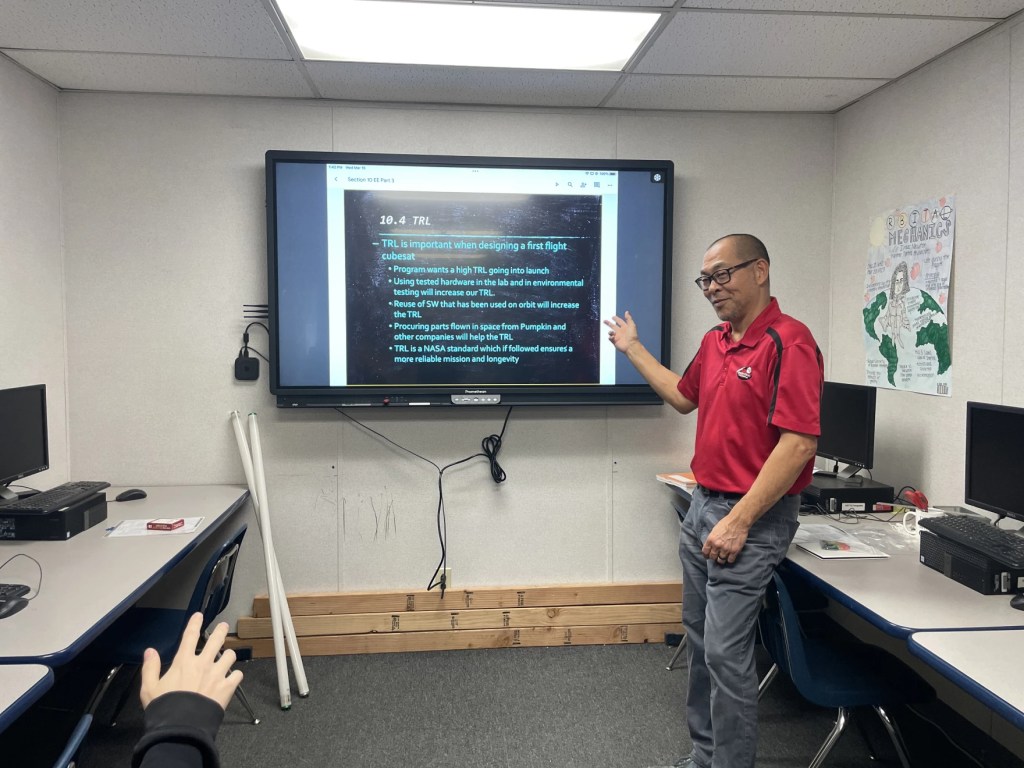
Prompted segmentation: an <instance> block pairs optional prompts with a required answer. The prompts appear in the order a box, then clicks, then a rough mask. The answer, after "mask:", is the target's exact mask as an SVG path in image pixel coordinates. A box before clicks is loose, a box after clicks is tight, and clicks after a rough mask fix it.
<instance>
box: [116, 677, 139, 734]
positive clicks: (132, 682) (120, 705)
mask: <svg viewBox="0 0 1024 768" xmlns="http://www.w3.org/2000/svg"><path fill="white" fill-rule="evenodd" d="M141 671H142V667H136V668H135V671H134V672H133V673H132V679H131V680H129V681H128V685H126V686H125V689H124V690H123V691H121V696H120V698H118V700H117V705H116V706H115V707H114V713H113V714H112V715H111V716H110V727H111V728H113V727H114V726H115V725H117V716H118V715H119V714H121V710H122V709H124V705H125V704H126V703H127V702H128V697H129V696H130V695H131V693H132V691H134V690H135V679H136V678H137V677H138V676H139V673H140V672H141Z"/></svg>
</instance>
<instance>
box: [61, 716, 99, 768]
mask: <svg viewBox="0 0 1024 768" xmlns="http://www.w3.org/2000/svg"><path fill="white" fill-rule="evenodd" d="M91 725H92V715H91V714H89V713H86V714H84V715H82V717H81V718H80V719H79V721H78V724H77V725H76V726H75V729H74V730H73V731H72V732H71V736H69V737H68V743H67V744H66V745H65V746H64V751H62V752H61V753H60V757H58V758H57V762H56V763H54V764H53V768H75V766H76V765H77V764H78V753H79V751H80V750H81V749H82V742H83V741H85V734H87V733H88V732H89V726H91Z"/></svg>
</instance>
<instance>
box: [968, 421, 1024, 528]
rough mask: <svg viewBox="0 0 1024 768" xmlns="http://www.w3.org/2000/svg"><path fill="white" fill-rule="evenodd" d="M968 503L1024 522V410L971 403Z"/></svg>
mask: <svg viewBox="0 0 1024 768" xmlns="http://www.w3.org/2000/svg"><path fill="white" fill-rule="evenodd" d="M965 465H966V466H965V469H966V472H965V485H964V501H965V502H966V503H968V504H970V505H971V506H975V507H981V508H982V509H986V510H988V511H989V512H995V513H996V514H997V515H999V516H1000V517H1012V518H1013V519H1014V520H1021V521H1024V408H1012V407H1010V406H1007V405H990V404H988V403H967V452H966V461H965Z"/></svg>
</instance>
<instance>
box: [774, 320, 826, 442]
mask: <svg viewBox="0 0 1024 768" xmlns="http://www.w3.org/2000/svg"><path fill="white" fill-rule="evenodd" d="M765 333H767V334H768V335H769V336H771V337H772V341H774V342H775V354H776V356H777V357H778V358H779V361H778V363H776V364H775V378H774V379H773V381H772V401H771V403H770V404H769V406H768V423H769V424H771V423H772V417H773V416H775V400H776V398H778V396H779V377H780V376H781V375H782V337H781V336H779V332H778V331H776V330H775V329H774V328H768V329H767V330H766V331H765ZM819 354H820V353H819Z"/></svg>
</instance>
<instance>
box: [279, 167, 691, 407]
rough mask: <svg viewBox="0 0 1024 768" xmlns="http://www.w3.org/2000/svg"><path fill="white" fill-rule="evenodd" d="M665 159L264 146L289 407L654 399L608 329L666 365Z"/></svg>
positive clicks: (668, 235) (669, 171) (282, 382)
mask: <svg viewBox="0 0 1024 768" xmlns="http://www.w3.org/2000/svg"><path fill="white" fill-rule="evenodd" d="M673 174H674V169H673V165H672V163H671V162H669V161H657V160H577V159H560V160H559V159H524V158H493V157H492V158H487V157H450V156H418V155H417V156H413V155H376V154H372V155H371V154H346V153H319V152H317V153H312V152H290V151H276V150H274V151H270V152H268V153H267V156H266V178H267V243H268V256H269V261H268V276H269V305H270V335H271V355H270V361H271V365H270V368H271V374H270V388H271V392H272V393H273V394H275V395H276V396H277V403H278V405H279V406H282V407H303V406H332V407H339V406H340V407H349V406H373V405H391V406H414V405H431V406H439V405H497V404H509V405H514V404H537V405H570V404H589V405H599V404H614V403H657V402H660V400H659V398H658V397H657V395H655V393H654V392H653V390H652V389H651V388H650V387H649V386H648V385H647V384H646V383H645V382H644V381H643V379H642V378H641V377H640V376H639V374H637V373H636V371H635V370H634V368H633V367H632V365H630V364H629V362H628V361H627V360H626V359H625V358H624V356H623V355H621V354H619V353H617V352H616V350H615V348H614V347H613V346H612V345H611V344H610V343H609V342H608V340H607V328H606V327H605V326H604V325H603V324H602V321H603V320H604V319H606V318H609V317H612V316H613V315H615V314H621V313H622V312H624V311H625V310H629V311H630V313H631V314H632V315H633V317H634V319H635V320H636V321H637V324H638V326H639V327H640V330H641V338H642V340H643V342H644V344H645V345H646V346H647V348H648V349H649V350H650V351H651V352H652V353H653V354H654V355H655V356H657V357H659V359H660V360H661V361H662V362H663V363H665V364H666V365H668V364H669V327H670V322H671V317H670V311H669V307H670V291H671V263H672V253H671V250H672V249H671V243H672V216H673V209H672V205H673V195H672V191H673Z"/></svg>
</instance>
